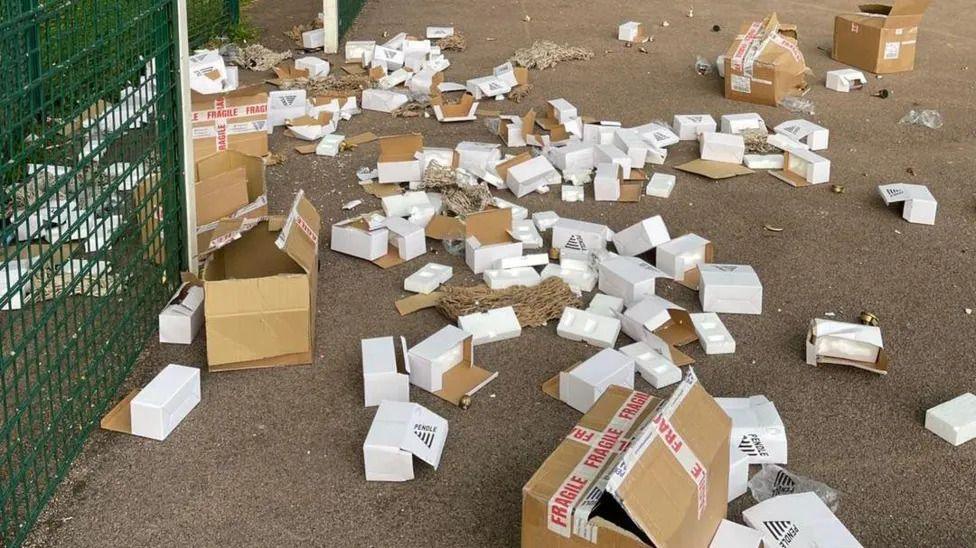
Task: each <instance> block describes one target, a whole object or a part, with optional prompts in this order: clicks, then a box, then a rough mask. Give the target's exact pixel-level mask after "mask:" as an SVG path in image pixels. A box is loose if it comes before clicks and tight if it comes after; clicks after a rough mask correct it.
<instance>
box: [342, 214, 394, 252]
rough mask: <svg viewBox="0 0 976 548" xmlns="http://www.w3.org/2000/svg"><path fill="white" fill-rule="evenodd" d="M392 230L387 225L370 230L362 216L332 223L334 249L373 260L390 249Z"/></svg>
mask: <svg viewBox="0 0 976 548" xmlns="http://www.w3.org/2000/svg"><path fill="white" fill-rule="evenodd" d="M389 242H390V231H389V230H387V229H386V228H385V227H383V228H377V229H373V230H370V229H369V227H368V226H367V224H366V223H365V222H364V221H363V220H362V219H361V218H355V219H347V220H345V221H339V222H338V223H336V224H334V225H332V242H331V243H330V248H331V249H332V251H338V252H339V253H345V254H346V255H352V256H353V257H359V258H360V259H366V260H367V261H372V260H375V259H379V258H380V257H382V256H383V255H386V253H387V251H389Z"/></svg>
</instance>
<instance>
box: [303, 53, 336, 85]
mask: <svg viewBox="0 0 976 548" xmlns="http://www.w3.org/2000/svg"><path fill="white" fill-rule="evenodd" d="M295 68H296V69H298V70H307V71H308V77H309V78H311V79H312V80H317V79H319V78H325V77H326V76H328V75H329V71H330V70H331V68H332V66H331V65H329V62H328V61H326V60H325V59H319V58H318V57H300V58H298V59H295Z"/></svg>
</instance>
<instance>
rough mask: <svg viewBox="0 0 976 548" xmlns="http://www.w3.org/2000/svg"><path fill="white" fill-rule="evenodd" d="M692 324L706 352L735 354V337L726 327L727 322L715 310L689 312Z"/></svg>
mask: <svg viewBox="0 0 976 548" xmlns="http://www.w3.org/2000/svg"><path fill="white" fill-rule="evenodd" d="M689 316H690V317H691V324H692V325H694V326H695V333H697V334H698V340H699V342H701V345H702V348H703V349H705V353H706V354H734V353H735V339H733V338H732V334H731V333H729V330H728V329H726V328H725V324H724V323H722V320H721V319H720V318H719V317H718V314H716V313H714V312H702V313H699V314H689Z"/></svg>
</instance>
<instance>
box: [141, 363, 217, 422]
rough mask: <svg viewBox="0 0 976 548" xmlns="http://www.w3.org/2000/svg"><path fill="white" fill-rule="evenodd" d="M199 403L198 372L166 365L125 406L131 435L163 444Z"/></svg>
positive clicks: (189, 368)
mask: <svg viewBox="0 0 976 548" xmlns="http://www.w3.org/2000/svg"><path fill="white" fill-rule="evenodd" d="M198 403H200V370H199V369H197V368H195V367H186V366H183V365H176V364H169V365H167V366H166V367H165V368H163V370H162V371H160V372H159V374H157V375H156V376H155V377H154V378H153V380H151V381H149V384H147V385H146V386H145V388H143V389H142V390H140V391H139V393H138V394H136V396H135V397H134V398H132V401H130V402H129V413H130V417H131V420H132V434H133V435H136V436H142V437H144V438H151V439H154V440H159V441H162V440H165V439H166V437H167V436H169V434H170V432H172V431H173V430H174V429H175V428H176V427H177V426H178V425H179V424H180V422H181V421H182V420H183V419H184V418H185V417H186V416H187V415H188V414H189V413H190V411H191V410H192V409H193V408H194V407H196V405H197V404H198Z"/></svg>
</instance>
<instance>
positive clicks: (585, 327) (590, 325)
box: [556, 306, 633, 412]
mask: <svg viewBox="0 0 976 548" xmlns="http://www.w3.org/2000/svg"><path fill="white" fill-rule="evenodd" d="M556 334H557V335H559V336H560V337H562V338H564V339H569V340H571V341H583V342H585V343H586V344H589V345H592V346H596V347H599V348H613V346H614V345H615V344H616V343H617V336H618V335H619V334H620V320H618V319H617V318H607V317H606V316H600V315H598V314H592V313H590V312H585V311H583V310H579V309H577V308H573V307H570V306H567V307H566V308H564V309H563V314H562V316H560V318H559V324H558V325H557V326H556ZM631 377H633V375H631ZM584 412H585V411H584Z"/></svg>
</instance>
